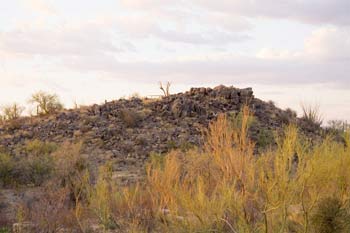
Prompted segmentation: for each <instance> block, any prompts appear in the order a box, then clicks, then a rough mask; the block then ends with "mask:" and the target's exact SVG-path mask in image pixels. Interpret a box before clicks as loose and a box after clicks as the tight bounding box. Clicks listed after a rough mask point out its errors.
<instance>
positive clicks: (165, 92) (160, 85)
mask: <svg viewBox="0 0 350 233" xmlns="http://www.w3.org/2000/svg"><path fill="white" fill-rule="evenodd" d="M170 86H171V83H170V82H167V83H166V87H165V89H164V87H163V84H162V82H159V88H160V90H162V92H163V94H164V96H165V97H168V96H170Z"/></svg>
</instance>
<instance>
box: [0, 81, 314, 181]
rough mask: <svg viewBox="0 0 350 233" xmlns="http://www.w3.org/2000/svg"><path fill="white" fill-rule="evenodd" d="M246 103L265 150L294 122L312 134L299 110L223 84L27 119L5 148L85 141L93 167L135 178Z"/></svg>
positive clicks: (2, 137) (12, 129) (0, 134)
mask: <svg viewBox="0 0 350 233" xmlns="http://www.w3.org/2000/svg"><path fill="white" fill-rule="evenodd" d="M244 104H247V105H249V106H250V109H251V110H252V112H253V113H254V116H255V118H254V119H255V120H254V123H253V124H252V127H251V129H250V133H249V134H250V137H251V138H252V140H254V141H255V142H257V144H258V146H260V147H264V146H266V145H268V144H271V143H273V142H272V141H273V136H272V132H273V131H275V130H278V129H281V128H282V126H283V125H284V124H288V123H292V122H294V123H297V124H299V126H300V127H301V129H302V130H303V131H304V132H305V133H308V131H310V129H309V126H308V125H307V124H306V123H305V122H303V120H302V119H298V118H297V117H296V114H295V113H294V112H293V111H291V110H286V111H285V110H281V109H279V108H277V107H275V105H274V104H273V103H272V102H264V101H262V100H260V99H257V98H255V97H254V95H253V91H252V89H251V88H245V89H238V88H235V87H232V86H231V87H226V86H218V87H215V88H213V89H212V88H192V89H191V90H190V91H187V92H185V93H179V94H174V95H171V96H168V97H163V98H159V99H148V98H143V99H141V98H130V99H120V100H116V101H111V102H106V103H105V104H102V105H93V106H89V107H82V108H77V109H70V110H65V111H62V112H59V113H56V114H52V115H46V116H37V117H26V118H21V119H19V120H17V121H15V122H8V123H5V124H4V125H2V126H1V127H0V146H1V147H2V148H3V149H4V150H7V151H8V152H10V153H11V154H15V153H16V154H21V153H24V152H23V151H21V150H18V148H19V147H20V146H21V145H24V144H25V143H26V142H28V141H30V140H35V139H38V140H42V141H49V142H55V143H58V144H60V143H62V142H64V141H71V142H76V141H82V142H83V144H84V153H85V154H86V156H87V157H88V158H89V160H90V161H92V163H93V164H95V165H96V166H97V165H98V164H101V163H104V162H105V161H113V164H114V165H113V166H114V170H115V176H116V177H120V178H121V179H124V180H133V179H134V178H136V177H138V176H139V175H140V172H143V169H142V167H143V164H144V162H145V160H147V158H148V157H149V155H150V153H166V152H167V151H169V150H171V149H174V148H188V147H191V146H198V145H200V144H201V138H202V137H201V131H202V129H204V128H205V127H207V126H208V124H209V122H210V121H212V120H213V119H215V118H216V116H217V115H218V114H219V113H230V114H233V115H234V114H238V113H239V111H240V109H241V107H242V106H243V105H244ZM312 131H313V132H314V131H315V130H314V129H312ZM271 140H272V141H271Z"/></svg>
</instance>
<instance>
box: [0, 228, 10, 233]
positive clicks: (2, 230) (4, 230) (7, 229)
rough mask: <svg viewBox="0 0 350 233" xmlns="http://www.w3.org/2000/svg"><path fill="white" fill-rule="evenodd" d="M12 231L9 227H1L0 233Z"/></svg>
mask: <svg viewBox="0 0 350 233" xmlns="http://www.w3.org/2000/svg"><path fill="white" fill-rule="evenodd" d="M10 232H11V230H10V229H9V228H7V227H0V233H10Z"/></svg>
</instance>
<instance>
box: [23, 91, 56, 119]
mask: <svg viewBox="0 0 350 233" xmlns="http://www.w3.org/2000/svg"><path fill="white" fill-rule="evenodd" d="M29 102H30V103H32V104H35V106H36V113H37V114H38V115H40V114H50V113H54V112H57V111H60V110H62V109H63V104H62V103H61V102H60V100H59V98H58V96H57V95H56V94H49V93H46V92H43V91H39V92H36V93H34V94H33V95H32V97H31V99H30V100H29Z"/></svg>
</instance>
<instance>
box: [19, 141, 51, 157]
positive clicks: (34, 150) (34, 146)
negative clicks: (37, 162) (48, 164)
mask: <svg viewBox="0 0 350 233" xmlns="http://www.w3.org/2000/svg"><path fill="white" fill-rule="evenodd" d="M57 148H58V146H57V145H56V144H55V143H53V142H43V141H40V140H38V139H35V140H33V141H29V142H27V143H26V145H25V151H26V152H27V154H30V155H31V156H42V155H49V154H51V153H52V152H54V151H56V150H57Z"/></svg>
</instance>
